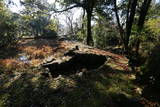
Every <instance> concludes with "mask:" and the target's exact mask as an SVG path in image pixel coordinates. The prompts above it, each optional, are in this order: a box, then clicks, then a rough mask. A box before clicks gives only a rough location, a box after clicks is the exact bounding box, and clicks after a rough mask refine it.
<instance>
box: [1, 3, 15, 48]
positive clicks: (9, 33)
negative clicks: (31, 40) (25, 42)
mask: <svg viewBox="0 0 160 107" xmlns="http://www.w3.org/2000/svg"><path fill="white" fill-rule="evenodd" d="M1 5H2V4H1ZM0 19H1V21H0V48H2V47H3V48H4V47H7V46H10V45H12V43H14V42H15V40H16V28H17V27H16V24H15V23H14V20H13V19H12V14H11V13H10V12H9V11H8V10H7V9H6V8H4V7H3V5H2V7H1V8H0Z"/></svg>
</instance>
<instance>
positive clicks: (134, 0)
mask: <svg viewBox="0 0 160 107" xmlns="http://www.w3.org/2000/svg"><path fill="white" fill-rule="evenodd" d="M150 3H151V0H144V1H143V3H142V5H141V8H140V12H139V18H138V24H137V27H138V32H140V31H141V30H142V29H143V26H144V21H145V17H146V15H147V12H148V9H149V6H150ZM126 4H127V6H126V9H125V10H123V11H125V12H124V13H125V22H126V24H125V25H126V26H125V27H124V26H122V24H121V19H120V17H119V12H118V6H117V0H114V12H115V16H116V20H117V24H118V28H119V32H120V35H121V38H122V41H123V44H124V48H125V50H126V52H127V54H128V53H129V50H130V49H129V48H131V47H129V40H130V36H131V32H132V26H133V23H134V19H135V16H136V12H137V9H136V8H137V6H138V0H128V2H126ZM122 13H123V12H122ZM138 44H139V43H138ZM137 46H138V47H139V45H137Z"/></svg>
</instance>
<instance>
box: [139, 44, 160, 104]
mask: <svg viewBox="0 0 160 107" xmlns="http://www.w3.org/2000/svg"><path fill="white" fill-rule="evenodd" d="M141 69H142V74H141V75H140V76H139V82H140V83H142V84H143V85H144V86H145V87H144V91H143V95H144V96H145V97H147V98H150V99H153V100H158V101H160V91H159V90H160V44H157V45H156V46H155V47H154V48H153V49H152V50H151V52H150V54H149V56H148V59H147V61H146V63H145V64H144V65H143V66H142V68H141Z"/></svg>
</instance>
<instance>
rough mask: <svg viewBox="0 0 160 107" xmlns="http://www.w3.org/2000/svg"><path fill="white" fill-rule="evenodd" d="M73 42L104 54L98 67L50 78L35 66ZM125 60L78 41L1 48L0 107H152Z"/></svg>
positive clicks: (58, 54)
mask: <svg viewBox="0 0 160 107" xmlns="http://www.w3.org/2000/svg"><path fill="white" fill-rule="evenodd" d="M75 46H78V47H79V50H80V51H82V52H85V53H92V54H99V55H105V56H108V57H109V58H108V60H107V61H106V62H105V64H104V65H102V66H101V67H100V68H98V69H94V70H89V71H88V70H86V69H85V68H84V69H81V72H79V73H76V74H74V75H70V76H65V75H59V76H58V77H56V78H53V77H52V76H50V75H47V76H46V75H44V74H45V73H46V72H47V70H46V69H42V68H40V67H39V64H40V63H41V62H42V61H43V60H44V59H45V58H61V57H62V56H63V54H64V53H65V52H66V51H67V50H70V49H72V48H74V47H75ZM134 79H135V76H134V75H133V74H132V73H131V72H130V68H129V67H128V60H127V59H126V58H125V57H124V56H122V55H117V54H114V53H111V52H109V51H103V50H99V49H96V48H93V47H89V46H86V45H83V44H81V43H78V42H73V41H72V42H69V41H56V40H45V39H39V40H32V39H30V40H23V41H20V42H19V43H18V45H17V46H16V47H12V48H10V49H5V50H1V51H0V107H6V106H7V107H17V106H18V107H28V106H29V107H30V106H32V107H39V106H46V107H129V106H130V107H143V106H146V107H156V106H158V105H156V104H155V103H151V102H148V101H146V100H145V99H144V98H141V91H142V89H141V88H140V87H138V86H137V85H135V84H133V82H132V81H133V80H134Z"/></svg>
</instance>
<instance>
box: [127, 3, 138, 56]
mask: <svg viewBox="0 0 160 107" xmlns="http://www.w3.org/2000/svg"><path fill="white" fill-rule="evenodd" d="M128 5H129V6H128V11H130V12H128V15H127V21H126V37H125V48H126V52H127V54H128V52H129V46H128V44H129V38H130V35H131V30H132V25H133V21H134V16H135V13H136V6H137V0H132V1H130V2H129V4H128Z"/></svg>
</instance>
